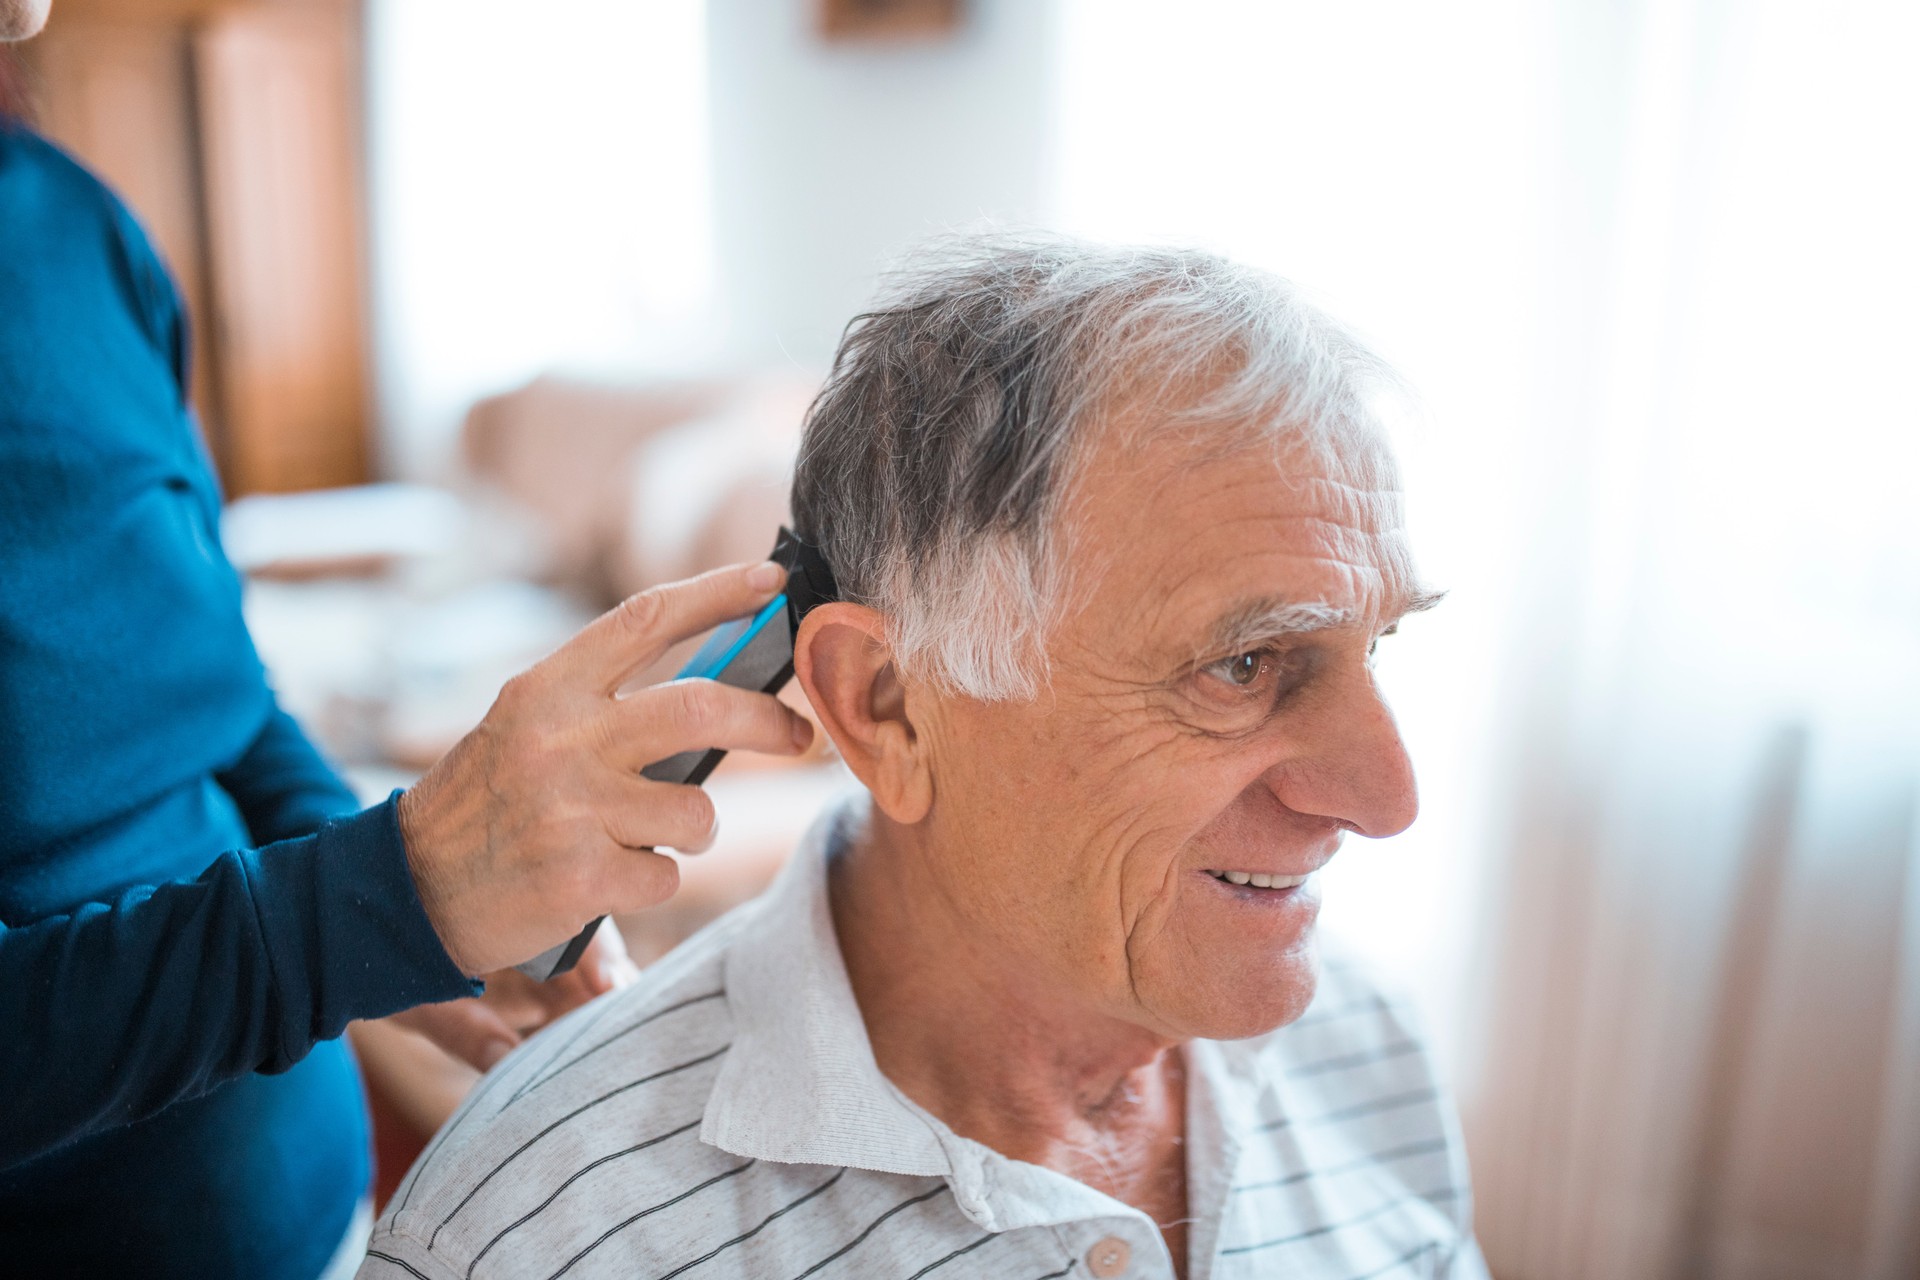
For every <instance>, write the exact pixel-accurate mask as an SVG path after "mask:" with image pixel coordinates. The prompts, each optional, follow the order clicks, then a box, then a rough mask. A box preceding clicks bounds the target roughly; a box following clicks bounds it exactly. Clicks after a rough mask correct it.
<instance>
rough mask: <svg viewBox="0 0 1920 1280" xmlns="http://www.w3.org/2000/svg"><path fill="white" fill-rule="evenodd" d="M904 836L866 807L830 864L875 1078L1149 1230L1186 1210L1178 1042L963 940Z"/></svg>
mask: <svg viewBox="0 0 1920 1280" xmlns="http://www.w3.org/2000/svg"><path fill="white" fill-rule="evenodd" d="M914 840H915V835H914V833H912V832H910V831H907V830H905V829H903V828H900V827H898V826H895V825H893V824H891V823H889V822H888V821H887V820H886V819H885V817H884V816H883V815H881V814H879V813H878V812H875V813H874V815H873V818H872V821H871V824H870V825H869V827H868V829H867V830H866V831H865V832H864V833H863V834H862V836H861V838H859V839H857V840H856V841H854V842H853V845H852V847H851V848H849V849H848V850H847V851H846V852H845V853H844V854H843V855H842V856H840V857H839V858H837V859H836V860H835V862H834V863H833V865H832V867H831V868H830V870H829V879H828V883H829V886H830V901H831V903H832V907H833V919H834V928H835V931H836V932H837V934H838V935H839V942H840V949H841V952H842V954H843V955H844V957H845V959H846V965H847V974H848V977H849V979H850V981H851V982H852V985H853V992H854V996H855V998H856V999H857V1000H858V1002H859V1005H860V1012H861V1015H862V1017H863V1019H864V1020H865V1022H866V1026H867V1034H868V1036H869V1038H870V1039H871V1040H872V1043H873V1052H874V1057H875V1059H876V1061H877V1062H878V1064H879V1067H880V1070H881V1071H882V1072H883V1073H884V1074H885V1075H886V1076H887V1078H888V1079H890V1080H891V1081H893V1083H894V1084H895V1085H896V1086H898V1087H899V1089H900V1090H901V1091H902V1092H903V1093H905V1094H906V1095H907V1096H908V1097H910V1098H912V1099H913V1100H914V1101H915V1102H917V1103H918V1104H920V1105H921V1106H922V1107H925V1108H926V1109H927V1110H928V1111H930V1112H932V1113H933V1114H934V1115H936V1116H938V1117H939V1118H940V1119H941V1120H943V1121H945V1122H946V1124H947V1125H948V1126H949V1127H950V1128H952V1129H953V1131H954V1132H955V1133H958V1134H960V1135H962V1136H964V1137H968V1138H971V1139H973V1140H974V1141H976V1142H980V1143H982V1144H984V1145H986V1146H988V1147H991V1148H993V1149H994V1150H996V1151H998V1152H1000V1153H1001V1154H1002V1155H1006V1156H1009V1157H1012V1158H1014V1159H1018V1160H1025V1161H1027V1162H1029V1163H1032V1164H1038V1165H1044V1166H1046V1167H1048V1168H1051V1169H1055V1170H1058V1171H1060V1172H1062V1173H1066V1174H1068V1175H1069V1176H1071V1177H1074V1178H1077V1179H1079V1180H1080V1181H1083V1182H1086V1183H1088V1184H1089V1185H1092V1186H1095V1187H1098V1188H1099V1189H1100V1190H1102V1191H1105V1192H1107V1193H1108V1194H1110V1195H1113V1196H1115V1197H1116V1198H1119V1199H1121V1200H1124V1201H1127V1202H1128V1203H1131V1204H1134V1205H1136V1206H1137V1207H1139V1208H1141V1209H1143V1210H1145V1211H1147V1212H1148V1213H1149V1214H1151V1215H1154V1216H1155V1217H1156V1219H1157V1220H1159V1221H1162V1222H1167V1221H1170V1220H1172V1219H1178V1218H1181V1217H1183V1216H1184V1213H1185V1185H1184V1184H1185V1178H1184V1174H1185V1166H1184V1160H1183V1159H1182V1157H1181V1143H1182V1141H1183V1139H1184V1134H1185V1127H1186V1126H1185V1115H1184V1109H1185V1096H1186V1089H1185V1076H1184V1065H1183V1062H1182V1059H1181V1056H1180V1054H1179V1053H1178V1052H1177V1051H1175V1046H1174V1044H1173V1042H1172V1041H1170V1040H1167V1039H1164V1038H1162V1037H1159V1036H1156V1035H1154V1034H1153V1033H1152V1032H1150V1031H1148V1030H1147V1029H1145V1028H1143V1027H1140V1026H1138V1025H1135V1024H1132V1023H1127V1022H1123V1021H1121V1020H1118V1019H1115V1018H1110V1017H1107V1016H1104V1015H1101V1014H1099V1013H1096V1012H1090V1011H1088V1010H1087V1009H1086V1008H1084V1007H1083V1006H1082V1005H1081V1004H1079V1003H1078V1002H1076V1001H1075V1000H1074V999H1073V998H1072V993H1070V992H1067V991H1064V990H1063V989H1062V987H1061V984H1059V983H1058V982H1053V981H1049V979H1048V976H1047V975H1046V974H1045V973H1043V972H1039V971H1037V969H1036V967H1035V966H1034V965H1033V964H1031V963H1030V962H1025V961H1023V958H1022V957H1021V956H1019V955H1016V954H1011V953H1009V952H1008V950H1007V949H1006V948H1004V947H1003V946H1001V945H999V944H998V943H997V942H995V941H994V940H992V939H984V938H981V937H978V936H976V935H974V934H973V933H972V932H971V931H969V930H968V929H967V928H966V927H965V925H964V922H963V920H962V918H961V916H960V914H959V913H958V912H956V911H954V910H953V909H952V908H951V904H950V903H948V902H947V901H945V899H944V895H943V894H942V892H941V891H940V890H939V888H938V887H937V886H935V885H932V884H929V883H926V882H925V878H924V877H923V876H921V875H919V874H917V869H918V868H924V867H925V866H927V865H929V863H928V862H927V861H926V859H927V858H929V857H931V856H935V855H934V853H933V851H930V850H926V849H923V848H920V847H918V846H917V845H915V843H914ZM1174 1184H1177V1185H1174ZM1170 1243H1172V1241H1171V1240H1170ZM1176 1256H1177V1254H1176Z"/></svg>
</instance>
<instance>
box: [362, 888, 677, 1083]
mask: <svg viewBox="0 0 1920 1280" xmlns="http://www.w3.org/2000/svg"><path fill="white" fill-rule="evenodd" d="M639 975H640V970H639V969H638V967H636V966H635V965H634V963H633V961H632V960H631V959H629V958H628V957H627V946H626V942H625V941H624V940H623V939H622V938H621V937H620V930H619V929H617V928H615V927H614V923H613V921H611V920H608V921H606V922H604V923H603V924H601V926H600V928H599V929H598V931H596V932H595V933H594V935H593V941H592V942H591V943H589V944H588V945H587V949H586V951H585V952H584V953H583V954H582V955H581V957H580V963H579V964H578V965H576V966H574V967H573V968H572V969H570V970H568V971H567V972H566V973H564V974H562V975H560V976H559V977H557V978H555V979H553V980H552V981H551V982H535V981H534V980H533V979H532V978H529V977H527V976H526V975H525V974H523V973H521V972H520V971H519V970H518V969H502V970H500V971H499V972H498V973H490V974H488V975H487V978H486V982H487V990H486V993H485V994H484V995H478V996H473V997H471V998H470V999H466V1000H449V1001H447V1002H446V1003H444V1004H423V1005H420V1006H418V1007H417V1008H413V1009H408V1010H405V1011H404V1012H401V1013H396V1014H394V1015H393V1016H392V1017H390V1018H388V1019H387V1021H389V1022H392V1023H395V1024H396V1025H398V1026H402V1027H405V1028H406V1029H407V1030H409V1031H412V1032H416V1033H418V1034H419V1035H422V1036H425V1037H426V1038H427V1039H429V1040H431V1041H433V1043H434V1044H436V1045H438V1046H440V1048H441V1049H442V1050H444V1051H445V1052H446V1053H448V1054H449V1055H451V1056H452V1057H455V1058H458V1059H460V1061H462V1062H464V1063H466V1064H467V1065H468V1066H470V1067H472V1068H473V1069H474V1070H476V1071H480V1072H486V1071H490V1070H492V1068H493V1066H494V1064H495V1063H497V1062H499V1061H500V1059H502V1058H504V1057H506V1056H507V1054H508V1053H510V1052H511V1051H512V1050H513V1049H514V1048H516V1047H517V1046H518V1045H519V1044H520V1042H521V1041H522V1040H524V1039H526V1038H527V1037H528V1036H530V1035H532V1034H533V1033H534V1032H536V1031H538V1030H540V1029H541V1028H542V1027H544V1026H546V1025H547V1024H548V1023H549V1022H552V1021H554V1020H555V1019H556V1018H559V1017H560V1016H561V1015H563V1014H567V1013H571V1012H572V1011H573V1010H575V1009H577V1008H579V1007H580V1006H581V1005H583V1004H585V1003H587V1002H588V1001H589V1000H592V999H593V998H594V997H596V996H601V995H605V994H606V993H607V992H609V991H612V990H614V989H616V988H618V987H624V986H626V985H627V984H628V983H630V982H632V981H633V980H634V979H635V978H637V977H638V976H639Z"/></svg>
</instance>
